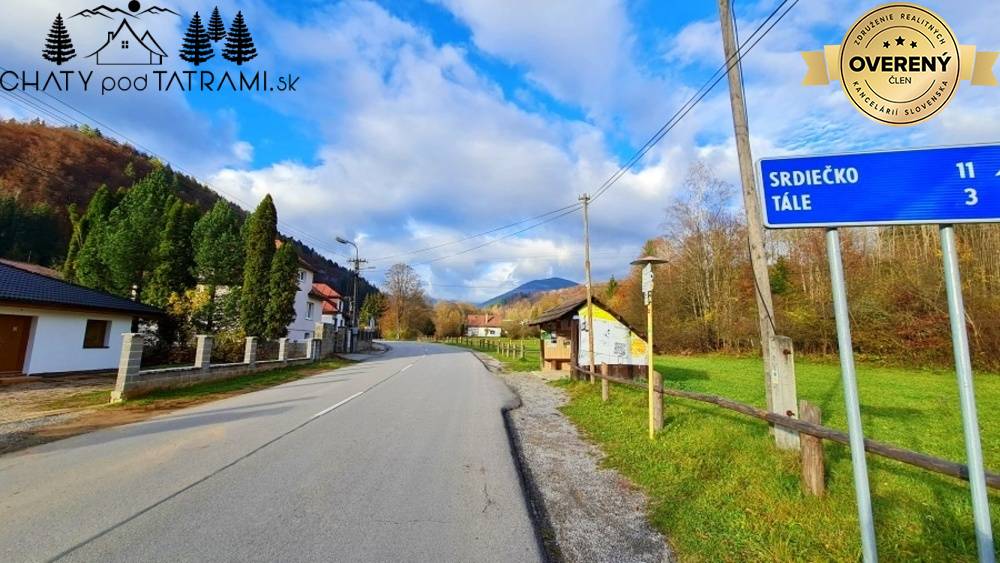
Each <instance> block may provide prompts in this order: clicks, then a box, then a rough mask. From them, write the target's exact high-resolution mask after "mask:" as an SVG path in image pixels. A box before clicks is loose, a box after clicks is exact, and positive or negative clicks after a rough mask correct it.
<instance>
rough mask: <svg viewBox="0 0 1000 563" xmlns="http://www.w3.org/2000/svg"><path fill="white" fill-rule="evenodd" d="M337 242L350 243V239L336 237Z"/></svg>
mask: <svg viewBox="0 0 1000 563" xmlns="http://www.w3.org/2000/svg"><path fill="white" fill-rule="evenodd" d="M337 242H339V243H340V244H351V241H349V240H347V239H345V238H344V237H337Z"/></svg>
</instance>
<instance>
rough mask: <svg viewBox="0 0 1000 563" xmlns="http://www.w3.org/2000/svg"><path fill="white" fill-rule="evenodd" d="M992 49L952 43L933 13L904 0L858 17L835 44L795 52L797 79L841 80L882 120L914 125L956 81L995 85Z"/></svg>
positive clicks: (940, 104) (862, 107) (943, 100)
mask: <svg viewBox="0 0 1000 563" xmlns="http://www.w3.org/2000/svg"><path fill="white" fill-rule="evenodd" d="M997 55H998V54H997V53H995V52H978V53H977V52H976V48H975V46H971V45H959V44H958V40H957V39H956V37H955V34H954V32H952V30H951V28H950V27H948V24H947V23H945V21H944V20H943V19H941V17H940V16H938V15H937V14H935V13H934V12H932V11H930V10H928V9H927V8H923V7H921V6H917V5H916V4H910V3H902V2H900V3H894V4H886V5H884V6H880V7H878V8H875V9H874V10H872V11H870V12H868V13H866V14H865V15H863V16H861V18H860V19H858V21H857V22H855V24H854V25H853V26H852V27H851V29H850V30H849V31H848V32H847V35H846V36H845V37H844V42H843V43H842V44H841V45H839V46H835V45H827V46H826V47H825V50H824V51H819V52H807V53H802V57H803V58H804V59H805V61H806V64H807V65H808V66H809V72H808V74H807V75H806V78H805V80H804V82H803V83H804V84H806V85H822V84H828V83H829V82H830V81H831V80H840V81H841V84H842V85H843V88H844V92H845V93H846V94H847V97H848V98H850V100H851V102H852V103H853V104H854V105H855V107H857V108H858V110H859V111H861V112H862V113H864V114H865V115H867V116H868V117H870V118H872V119H874V120H876V121H878V122H880V123H885V124H888V125H915V124H917V123H920V122H922V121H924V120H926V119H928V118H929V117H931V116H932V115H935V114H936V113H937V112H939V111H941V110H942V109H944V107H945V105H947V104H948V102H949V101H950V100H951V98H952V96H953V94H954V93H955V90H956V89H957V88H958V83H959V81H960V80H971V81H972V84H973V85H977V86H996V85H997V81H996V78H995V77H994V76H993V73H992V67H993V64H994V63H995V62H996V60H997Z"/></svg>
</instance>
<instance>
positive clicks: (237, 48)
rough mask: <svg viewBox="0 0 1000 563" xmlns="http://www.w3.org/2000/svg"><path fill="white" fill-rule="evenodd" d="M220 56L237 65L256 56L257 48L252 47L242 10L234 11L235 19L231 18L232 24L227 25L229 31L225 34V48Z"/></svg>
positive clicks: (251, 38) (251, 39)
mask: <svg viewBox="0 0 1000 563" xmlns="http://www.w3.org/2000/svg"><path fill="white" fill-rule="evenodd" d="M222 57H223V58H224V59H226V60H227V61H232V62H234V63H236V64H237V65H242V64H243V63H245V62H249V61H251V60H253V59H255V58H257V48H256V47H254V44H253V37H252V36H251V35H250V29H249V28H247V24H246V22H245V21H243V12H236V19H234V20H233V25H231V26H229V33H228V34H227V35H226V48H225V49H223V50H222Z"/></svg>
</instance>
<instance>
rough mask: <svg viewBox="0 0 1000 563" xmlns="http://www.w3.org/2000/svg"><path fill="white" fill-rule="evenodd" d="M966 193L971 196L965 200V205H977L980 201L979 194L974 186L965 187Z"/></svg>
mask: <svg viewBox="0 0 1000 563" xmlns="http://www.w3.org/2000/svg"><path fill="white" fill-rule="evenodd" d="M965 195H966V196H967V197H968V198H969V199H967V200H965V205H975V204H977V203H979V194H978V193H976V190H975V189H974V188H965Z"/></svg>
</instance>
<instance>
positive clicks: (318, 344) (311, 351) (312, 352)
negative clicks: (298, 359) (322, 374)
mask: <svg viewBox="0 0 1000 563" xmlns="http://www.w3.org/2000/svg"><path fill="white" fill-rule="evenodd" d="M322 348H323V341H322V340H321V339H319V338H313V339H312V340H310V341H309V345H308V349H307V350H306V357H307V358H309V360H310V361H313V362H315V361H316V360H318V359H319V355H320V351H321V350H322Z"/></svg>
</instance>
